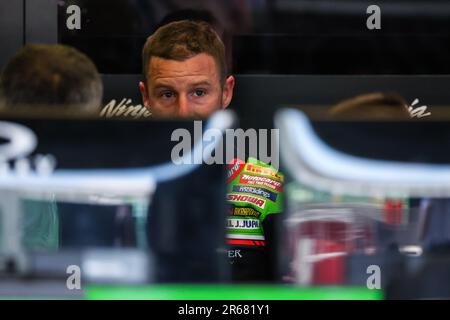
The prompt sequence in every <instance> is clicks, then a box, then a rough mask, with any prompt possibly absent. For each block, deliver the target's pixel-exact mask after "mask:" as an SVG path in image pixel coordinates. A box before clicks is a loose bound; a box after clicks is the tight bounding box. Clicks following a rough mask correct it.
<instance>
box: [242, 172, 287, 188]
mask: <svg viewBox="0 0 450 320" xmlns="http://www.w3.org/2000/svg"><path fill="white" fill-rule="evenodd" d="M239 182H240V183H244V184H252V185H257V186H263V187H268V188H271V189H273V190H277V191H282V188H281V186H282V183H281V182H280V181H276V180H274V179H271V178H267V177H261V176H254V175H251V174H243V175H242V176H241V178H240V179H239Z"/></svg>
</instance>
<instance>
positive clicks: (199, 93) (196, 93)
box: [194, 89, 206, 97]
mask: <svg viewBox="0 0 450 320" xmlns="http://www.w3.org/2000/svg"><path fill="white" fill-rule="evenodd" d="M194 95H196V96H197V97H202V96H204V95H206V90H200V89H199V90H195V91H194Z"/></svg>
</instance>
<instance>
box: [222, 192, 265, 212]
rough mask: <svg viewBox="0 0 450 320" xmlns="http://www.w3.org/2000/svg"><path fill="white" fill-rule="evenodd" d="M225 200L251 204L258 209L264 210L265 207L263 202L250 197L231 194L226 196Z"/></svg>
mask: <svg viewBox="0 0 450 320" xmlns="http://www.w3.org/2000/svg"><path fill="white" fill-rule="evenodd" d="M227 198H228V201H235V202H246V203H253V204H254V205H256V206H258V207H260V208H261V209H264V207H265V206H266V201H265V200H262V199H258V198H255V197H252V196H245V195H238V194H233V193H231V194H228V196H227Z"/></svg>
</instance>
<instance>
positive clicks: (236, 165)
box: [227, 158, 245, 183]
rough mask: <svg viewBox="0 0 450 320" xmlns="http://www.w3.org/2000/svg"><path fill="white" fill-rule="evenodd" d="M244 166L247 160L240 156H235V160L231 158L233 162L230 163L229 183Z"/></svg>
mask: <svg viewBox="0 0 450 320" xmlns="http://www.w3.org/2000/svg"><path fill="white" fill-rule="evenodd" d="M244 166H245V162H244V161H242V160H241V159H239V158H234V159H233V160H231V162H230V163H229V164H228V171H227V183H230V182H231V181H233V180H234V179H235V178H236V177H237V176H238V174H239V173H240V172H241V171H242V170H243V169H244Z"/></svg>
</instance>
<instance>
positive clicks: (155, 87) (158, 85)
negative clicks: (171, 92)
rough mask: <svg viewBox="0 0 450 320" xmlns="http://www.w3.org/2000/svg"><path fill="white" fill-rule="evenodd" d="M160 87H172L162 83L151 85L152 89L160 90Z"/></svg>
mask: <svg viewBox="0 0 450 320" xmlns="http://www.w3.org/2000/svg"><path fill="white" fill-rule="evenodd" d="M160 89H173V87H172V86H171V85H169V84H164V83H158V84H156V85H155V86H154V87H153V90H160Z"/></svg>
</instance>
